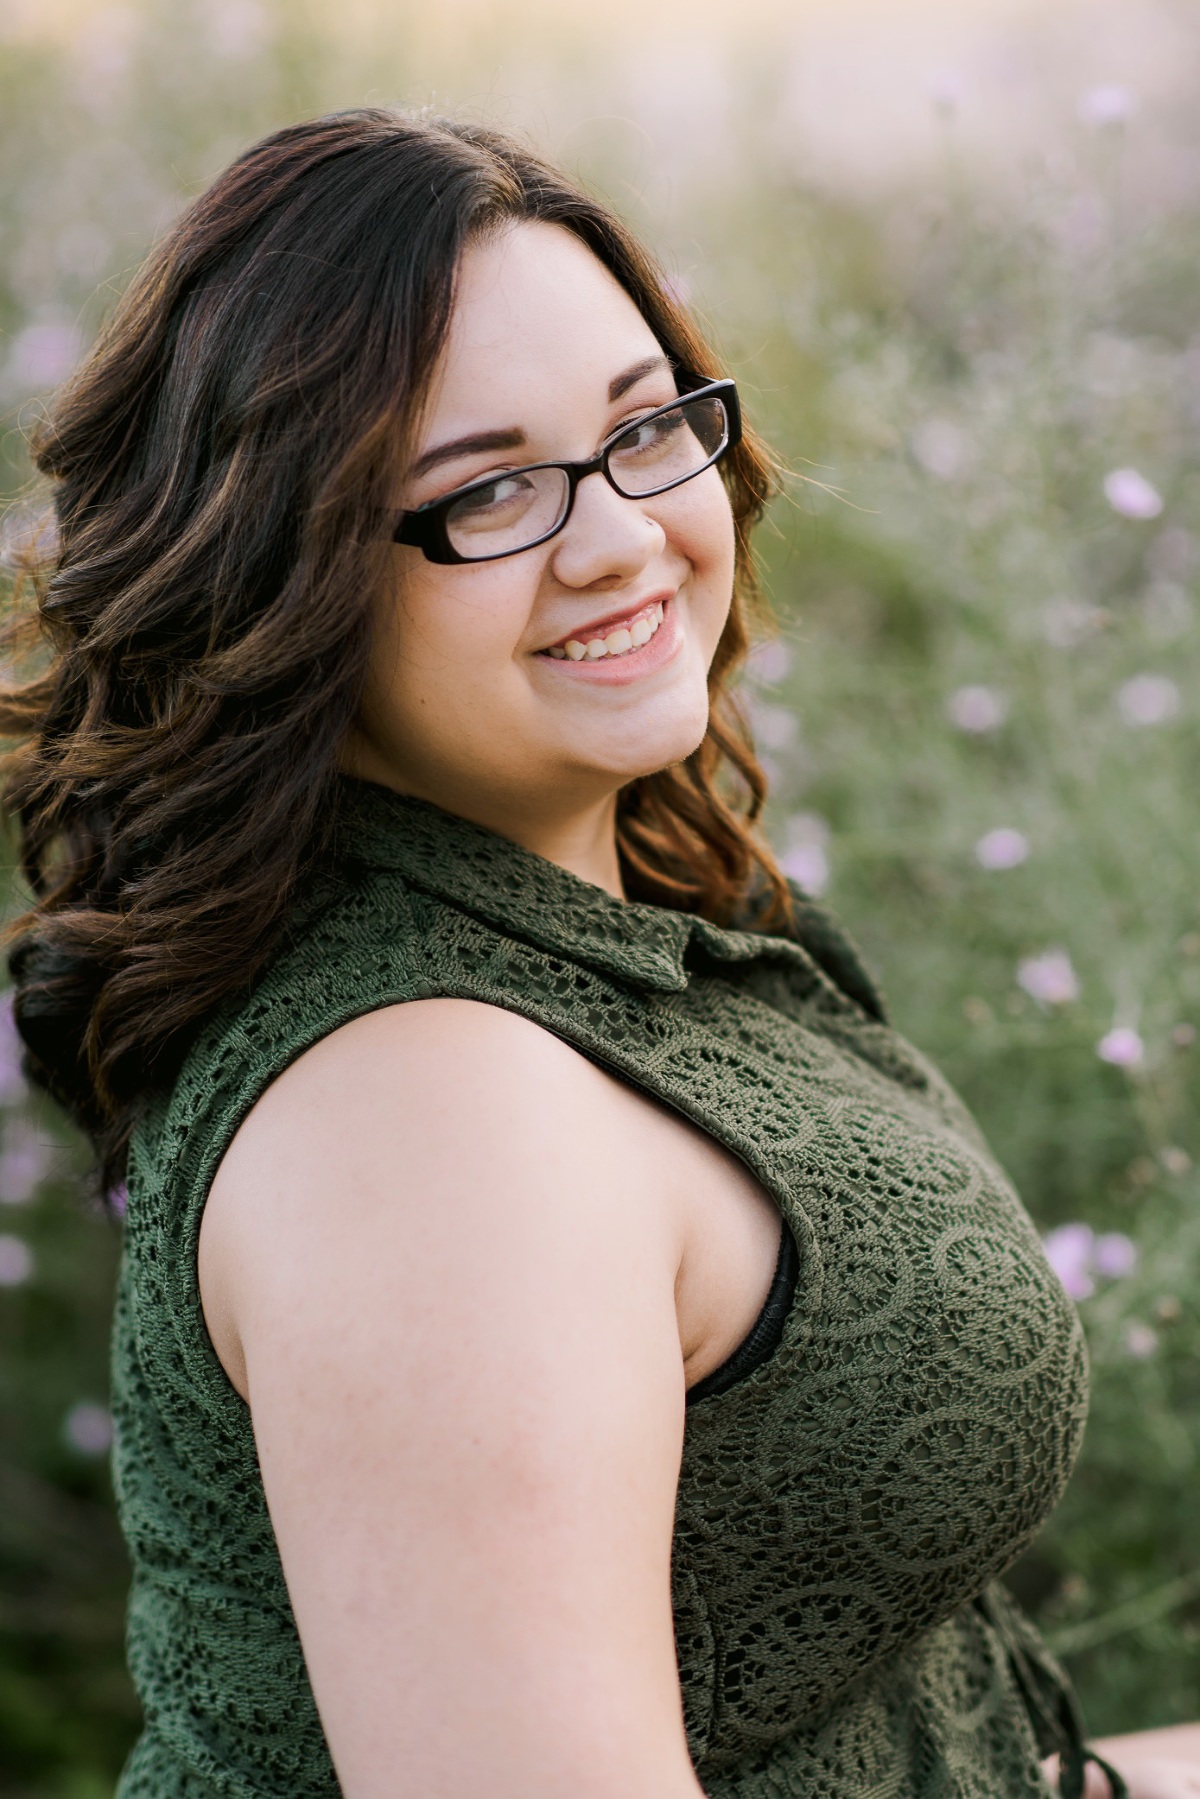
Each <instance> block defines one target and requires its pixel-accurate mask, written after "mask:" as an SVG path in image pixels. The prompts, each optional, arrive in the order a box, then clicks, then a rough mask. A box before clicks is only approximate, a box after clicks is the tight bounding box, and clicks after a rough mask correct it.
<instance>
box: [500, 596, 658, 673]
mask: <svg viewBox="0 0 1200 1799" xmlns="http://www.w3.org/2000/svg"><path fill="white" fill-rule="evenodd" d="M660 601H661V603H662V609H663V622H662V624H661V625H660V626H659V627H658V630H657V631H656V632H655V633H654V636H653V637H652V638H651V639H650V641H649V643H644V644H643V645H642V646H641V648H640V649H637V650H626V651H625V654H624V655H623V656H603V657H601V658H600V660H599V661H598V662H591V661H589V660H588V659H587V658H586V657H584V658H583V659H582V660H580V661H579V662H571V661H570V660H569V659H567V658H565V657H564V659H563V660H562V661H561V662H560V661H558V660H557V659H556V658H555V657H553V656H547V655H538V656H537V657H536V658H535V660H536V661H537V662H538V663H540V664H541V665H542V667H544V668H547V669H553V671H554V678H556V679H557V678H561V679H562V680H564V681H586V682H588V683H590V684H591V685H592V686H593V687H627V686H628V685H629V684H630V682H632V681H640V680H643V679H644V678H645V677H646V676H647V675H653V674H656V673H657V671H658V670H659V669H660V668H663V667H665V665H666V664H667V663H668V662H670V661H671V660H672V658H673V657H674V656H675V655H676V654H677V653H678V651H679V649H680V646H681V645H682V643H683V629H682V627H681V625H680V623H679V619H678V617H677V616H676V608H675V594H674V593H673V592H672V591H671V590H670V589H668V590H667V592H666V593H664V594H653V595H651V596H650V598H649V599H646V600H643V601H642V604H641V605H640V606H638V607H636V608H633V609H632V610H631V609H630V608H629V607H628V606H627V607H626V608H625V610H624V611H623V612H618V613H614V614H613V616H612V618H611V620H604V621H602V622H603V623H606V624H608V627H609V629H610V630H611V629H612V627H613V625H616V624H622V623H624V621H625V620H626V619H628V618H633V617H636V615H637V613H638V612H641V611H643V610H644V609H645V607H646V606H650V605H658V604H659V602H660ZM586 629H587V630H589V631H591V632H592V634H593V635H598V634H599V631H598V628H597V626H596V625H589V626H587V627H586ZM583 634H584V629H583V628H581V627H577V628H576V629H575V630H573V631H569V632H568V633H567V636H568V637H580V638H582V636H583ZM564 641H565V640H564Z"/></svg>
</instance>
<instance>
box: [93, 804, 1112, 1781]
mask: <svg viewBox="0 0 1200 1799" xmlns="http://www.w3.org/2000/svg"><path fill="white" fill-rule="evenodd" d="M339 820H340V822H339V828H338V834H337V839H336V848H335V852H334V853H333V854H332V855H331V856H330V858H329V860H328V864H327V866H326V867H325V868H324V870H323V872H322V873H321V874H320V875H319V877H318V878H317V879H316V881H315V882H314V883H313V885H312V888H311V890H310V891H309V893H308V894H307V895H306V897H305V900H304V903H303V906H302V907H301V908H299V909H298V910H297V913H296V915H295V916H294V918H293V921H292V925H291V928H290V930H289V933H288V937H287V940H286V941H285V943H284V944H283V946H282V947H281V949H280V951H279V953H278V955H277V957H276V959H275V961H274V963H273V964H272V966H271V968H270V969H269V970H268V972H267V973H266V975H265V976H264V978H263V979H262V980H261V981H260V983H259V985H258V987H257V989H256V990H255V992H254V993H253V995H252V996H251V997H250V999H249V1000H248V1001H247V1002H246V1003H244V1004H243V1005H242V1006H241V1007H240V1009H235V1010H231V1011H227V1012H226V1013H225V1014H224V1015H222V1016H221V1017H218V1018H215V1019H214V1020H213V1021H212V1022H211V1024H210V1026H209V1028H208V1029H207V1031H206V1032H205V1034H204V1036H203V1038H202V1039H201V1040H200V1041H199V1042H198V1043H197V1044H196V1046H195V1048H194V1050H193V1051H192V1053H191V1055H190V1058H189V1060H188V1062H187V1064H186V1066H185V1067H184V1069H183V1072H182V1074H181V1076H180V1078H179V1080H178V1082H177V1083H176V1086H175V1088H174V1090H173V1092H172V1093H171V1094H170V1095H169V1096H163V1097H162V1098H161V1099H160V1100H158V1101H157V1102H155V1104H154V1105H153V1106H152V1107H151V1108H150V1110H149V1111H148V1113H147V1116H146V1117H145V1119H144V1121H143V1122H142V1124H141V1126H140V1127H139V1129H138V1132H137V1134H136V1138H135V1143H134V1148H133V1155H132V1164H131V1173H130V1181H129V1210H128V1232H127V1240H126V1250H125V1259H124V1267H123V1277H122V1283H121V1292H120V1301H119V1307H118V1316H117V1322H116V1335H115V1348H114V1366H115V1407H116V1415H117V1421H118V1437H117V1448H116V1473H117V1481H118V1493H119V1501H120V1507H121V1515H122V1519H123V1523H124V1528H125V1531H126V1534H127V1537H128V1541H129V1547H130V1552H131V1555H132V1559H133V1567H134V1584H133V1593H132V1598H131V1609H130V1621H129V1643H130V1657H131V1665H132V1669H133V1673H134V1677H135V1679H136V1681H137V1684H138V1687H139V1689H140V1692H141V1694H142V1698H143V1701H144V1704H145V1709H146V1719H147V1727H146V1731H145V1733H144V1735H143V1737H142V1739H141V1741H140V1742H139V1744H138V1746H137V1748H136V1749H135V1750H134V1753H133V1756H132V1758H131V1760H130V1763H129V1765H128V1767H127V1769H126V1772H125V1775H124V1777H123V1781H122V1785H121V1787H120V1794H121V1799H191V1796H193V1795H195V1796H196V1799H200V1796H201V1795H203V1796H204V1799H211V1796H212V1795H216V1794H222V1795H233V1796H236V1799H264V1796H276V1795H277V1796H278V1799H317V1796H320V1799H328V1796H329V1795H333V1794H336V1793H337V1792H338V1785H337V1780H336V1776H335V1774H334V1771H333V1768H332V1765H331V1762H330V1759H329V1754H328V1750H327V1748H326V1745H325V1741H324V1738H323V1735H322V1732H321V1727H320V1723H319V1720H318V1717H317V1713H316V1708H315V1706H314V1703H313V1698H312V1694H311V1691H310V1688H309V1685H308V1680H307V1676H306V1673H305V1667H304V1661H303V1656H302V1653H301V1648H300V1643H299V1640H298V1637H297V1633H296V1628H295V1624H294V1621H293V1618H292V1614H291V1610H290V1607H289V1604H288V1597H287V1591H286V1588H285V1585H284V1580H283V1575H282V1571H281V1568H280V1563H279V1557H278V1553H277V1550H276V1546H275V1542H274V1538H273V1536H272V1532H271V1526H270V1521H269V1518H268V1515H267V1510H266V1504H265V1500H264V1496H263V1489H262V1483H261V1479H260V1476H259V1469H258V1462H257V1458H256V1455H255V1449H254V1439H253V1434H252V1431H251V1427H250V1420H249V1416H248V1414H247V1410H246V1407H245V1406H244V1405H243V1403H242V1401H241V1400H240V1399H239V1398H238V1396H237V1395H236V1393H235V1392H234V1391H233V1389H232V1387H231V1386H230V1385H229V1383H228V1381H227V1380H226V1378H225V1376H224V1374H223V1372H222V1371H221V1368H220V1366H219V1364H218V1362H217V1360H216V1357H215V1355H214V1352H213V1350H212V1347H211V1344H210V1342H209V1339H208V1337H207V1334H206V1332H205V1329H204V1323H203V1319H202V1316H201V1311H200V1301H199V1293H198V1288H197V1279H196V1243H197V1235H198V1231H199V1225H200V1218H201V1214H202V1211H203V1207H204V1201H205V1197H206V1195H207V1192H208V1189H209V1185H210V1183H211V1180H212V1177H213V1174H214V1171H215V1169H216V1166H217V1164H218V1162H219V1160H220V1158H221V1156H222V1154H223V1152H224V1151H225V1149H226V1147H227V1146H228V1144H229V1142H230V1140H231V1138H232V1136H233V1134H234V1132H235V1131H236V1129H237V1126H238V1124H239V1122H240V1121H241V1119H242V1118H243V1117H244V1116H245V1114H246V1112H247V1111H248V1110H249V1108H250V1107H251V1106H252V1105H253V1103H254V1101H255V1100H256V1099H257V1098H258V1096H259V1095H260V1094H261V1093H262V1091H263V1089H264V1088H265V1087H266V1086H267V1084H268V1083H269V1082H270V1081H271V1080H272V1079H273V1078H274V1077H275V1076H276V1075H278V1074H279V1073H280V1071H281V1070H282V1069H283V1068H285V1067H286V1066H287V1064H288V1063H289V1062H291V1061H292V1060H294V1059H295V1057H297V1056H298V1055H300V1054H301V1053H302V1052H303V1051H304V1050H305V1049H307V1048H308V1047H309V1046H310V1045H311V1044H313V1043H314V1042H316V1041H317V1040H318V1039H319V1038H320V1037H322V1036H324V1035H325V1034H327V1033H328V1032H330V1031H332V1030H335V1029H336V1028H337V1027H338V1026H339V1025H341V1024H343V1023H345V1022H346V1021H348V1020H349V1019H351V1018H353V1017H355V1016H357V1015H359V1014H361V1013H363V1012H367V1011H370V1010H372V1009H374V1008H376V1007H379V1006H385V1005H391V1004H394V1003H396V1002H398V1001H403V1000H407V999H415V998H423V997H429V996H431V995H450V996H457V997H467V998H474V999H479V1000H483V1001H486V1002H488V1003H489V1004H492V1005H497V1006H504V1007H507V1008H509V1009H510V1010H512V1011H514V1012H519V1013H521V1014H523V1015H524V1016H525V1017H527V1018H531V1019H533V1020H535V1021H537V1022H539V1023H541V1024H542V1025H544V1026H546V1027H547V1028H548V1029H550V1030H552V1031H554V1032H555V1033H557V1034H558V1035H559V1036H560V1037H562V1038H564V1039H566V1040H567V1041H568V1042H571V1043H573V1044H575V1045H576V1046H577V1047H578V1048H579V1049H580V1050H581V1051H582V1052H583V1053H584V1054H586V1055H588V1056H590V1057H593V1058H594V1059H596V1060H598V1061H600V1062H602V1063H604V1064H605V1065H606V1066H607V1067H609V1068H610V1069H612V1070H613V1071H614V1072H616V1073H617V1074H618V1075H621V1076H623V1077H624V1078H626V1079H628V1080H629V1081H630V1082H632V1083H634V1084H636V1085H637V1086H638V1087H640V1088H642V1089H644V1090H645V1091H646V1092H648V1093H651V1094H653V1095H655V1096H656V1097H657V1098H658V1099H660V1100H661V1101H663V1102H665V1103H666V1104H668V1105H670V1106H673V1107H675V1108H676V1109H677V1110H678V1111H679V1112H680V1113H682V1114H684V1115H686V1116H687V1117H688V1118H690V1119H692V1120H694V1121H695V1122H696V1123H697V1124H698V1125H700V1126H701V1127H702V1128H703V1129H705V1130H706V1131H708V1132H710V1133H711V1134H712V1136H714V1137H715V1138H717V1139H719V1140H720V1141H721V1142H722V1143H723V1144H725V1145H726V1146H727V1147H728V1148H729V1149H730V1150H732V1151H733V1152H734V1153H735V1154H736V1155H738V1156H740V1157H741V1158H742V1160H743V1161H744V1162H745V1163H746V1164H747V1165H748V1166H749V1167H750V1168H751V1169H752V1170H753V1171H754V1173H755V1174H756V1175H757V1176H758V1178H759V1180H760V1181H761V1182H762V1183H763V1185H764V1186H765V1187H766V1188H767V1189H768V1191H769V1192H770V1193H771V1194H772V1195H773V1196H774V1198H775V1199H776V1201H777V1202H778V1204H779V1207H780V1209H781V1211H782V1213H783V1215H784V1217H785V1219H786V1221H787V1223H788V1224H789V1225H790V1227H791V1229H792V1231H793V1233H794V1235H795V1239H796V1243H797V1245H798V1249H799V1255H800V1272H799V1278H798V1280H797V1284H796V1294H795V1299H794V1301H793V1304H792V1308H791V1311H790V1313H789V1316H788V1319H787V1323H786V1326H785V1329H784V1333H783V1338H782V1341H781V1342H780V1344H779V1346H778V1348H777V1349H776V1350H775V1352H774V1354H773V1355H772V1356H771V1357H770V1358H769V1359H768V1360H767V1361H766V1362H764V1363H763V1364H762V1365H761V1366H759V1367H758V1368H756V1369H755V1370H754V1372H753V1373H752V1374H751V1375H750V1376H749V1377H748V1378H747V1379H745V1380H744V1381H742V1382H740V1383H739V1384H737V1385H735V1386H734V1387H732V1388H730V1389H729V1390H728V1391H726V1392H723V1393H720V1394H717V1395H714V1396H712V1397H711V1398H708V1399H704V1400H702V1401H701V1402H700V1403H698V1404H695V1405H693V1406H692V1407H690V1408H689V1411H688V1416H687V1427H686V1435H685V1440H684V1450H683V1462H682V1469H681V1473H680V1482H679V1496H678V1510H677V1517H676V1528H675V1540H674V1556H673V1571H674V1572H673V1579H674V1606H675V1621H676V1633H677V1641H678V1652H679V1668H680V1676H681V1681H682V1687H683V1694H684V1704H685V1714H686V1721H687V1729H688V1740H689V1744H690V1747H691V1751H692V1755H693V1758H694V1761H695V1765H696V1768H697V1772H698V1776H699V1779H700V1781H701V1784H702V1785H703V1787H704V1789H705V1791H706V1793H708V1794H710V1795H712V1799H868V1795H869V1796H870V1799H951V1796H957V1799H968V1796H969V1799H1000V1796H1001V1795H1004V1796H1006V1799H1007V1796H1013V1795H1019V1794H1045V1792H1046V1790H1047V1789H1046V1786H1045V1783H1044V1781H1043V1778H1042V1775H1041V1773H1040V1770H1039V1766H1038V1760H1039V1755H1041V1754H1045V1753H1047V1752H1048V1751H1049V1750H1050V1749H1052V1748H1056V1747H1059V1746H1060V1742H1061V1741H1062V1740H1063V1738H1062V1734H1061V1729H1060V1726H1059V1723H1058V1722H1057V1721H1058V1720H1060V1719H1061V1718H1063V1717H1066V1716H1067V1715H1068V1713H1069V1712H1070V1709H1071V1700H1070V1696H1069V1692H1068V1690H1067V1689H1066V1687H1065V1684H1064V1680H1063V1677H1062V1675H1061V1673H1060V1671H1059V1670H1058V1669H1057V1668H1056V1667H1055V1665H1054V1663H1053V1662H1052V1661H1051V1660H1050V1658H1049V1657H1048V1656H1047V1655H1046V1653H1045V1652H1044V1650H1042V1649H1041V1647H1040V1644H1039V1642H1038V1639H1037V1637H1036V1634H1035V1633H1034V1632H1033V1630H1032V1627H1031V1626H1029V1625H1028V1624H1027V1623H1026V1622H1025V1621H1024V1620H1023V1619H1021V1618H1020V1617H1019V1615H1018V1614H1016V1612H1015V1610H1014V1608H1013V1607H1012V1605H1011V1602H1010V1601H1008V1600H1007V1598H1006V1596H1005V1595H1004V1594H1003V1592H1002V1591H1001V1590H1000V1589H999V1588H997V1587H995V1586H994V1585H993V1584H992V1583H993V1582H994V1580H995V1577H996V1576H998V1575H999V1574H1000V1573H1001V1572H1002V1570H1003V1569H1005V1568H1006V1567H1007V1566H1008V1565H1009V1564H1010V1563H1011V1562H1012V1561H1013V1560H1014V1559H1015V1558H1016V1557H1017V1556H1018V1555H1019V1554H1020V1553H1021V1551H1022V1550H1023V1549H1024V1548H1025V1547H1026V1546H1027V1544H1028V1543H1029V1541H1030V1539H1031V1538H1032V1536H1033V1535H1034V1533H1035V1532H1036V1531H1037V1529H1038V1527H1039V1525H1040V1524H1041V1523H1042V1522H1043V1521H1044V1519H1045V1518H1046V1516H1047V1515H1048V1513H1049V1512H1050V1510H1051V1509H1052V1507H1053V1506H1054V1504H1055V1502H1056V1501H1057V1499H1058V1497H1059V1495H1060V1493H1061V1492H1062V1489H1063V1486H1064V1484H1065V1482H1066V1479H1067V1476H1068V1473H1069V1471H1070V1468H1071V1464H1072V1462H1073V1460H1074V1457H1075V1453H1076V1450H1077V1447H1078V1443H1079V1439H1080V1435H1081V1432H1082V1428H1083V1418H1084V1410H1085V1405H1086V1367H1085V1358H1084V1350H1083V1343H1082V1338H1081V1334H1080V1330H1079V1326H1078V1322H1077V1320H1076V1318H1075V1315H1074V1312H1073V1309H1072V1307H1071V1305H1070V1303H1069V1301H1068V1300H1067V1298H1066V1296H1065V1294H1064V1293H1063V1290H1062V1288H1061V1286H1060V1285H1059V1283H1058V1281H1057V1280H1056V1279H1055V1277H1054V1275H1053V1274H1052V1272H1051V1270H1050V1268H1049V1267H1048V1265H1047V1263H1046V1261H1045V1259H1044V1257H1043V1255H1042V1253H1041V1249H1040V1246H1039V1243H1038V1240H1037V1236H1036V1234H1035V1232H1034V1230H1033V1227H1032V1225H1031V1223H1030V1221H1029V1219H1028V1217H1027V1216H1026V1214H1025V1212H1024V1211H1023V1210H1022V1208H1021V1205H1020V1203H1019V1201H1018V1200H1017V1198H1016V1196H1015V1194H1014V1193H1013V1191H1012V1189H1011V1187H1010V1186H1009V1184H1008V1182H1007V1180H1006V1179H1005V1177H1004V1175H1003V1174H1002V1173H1001V1171H1000V1169H999V1168H998V1167H997V1166H996V1163H995V1162H994V1161H993V1160H992V1158H991V1156H990V1155H989V1153H988V1150H987V1148H986V1146H985V1145H984V1143H983V1141H982V1139H981V1137H980V1135H979V1132H978V1130H977V1128H976V1127H975V1125H974V1124H973V1123H972V1121H971V1119H970V1118H969V1116H968V1115H967V1113H966V1111H965V1110H964V1108H963V1106H962V1105H961V1103H960V1102H959V1101H958V1100H957V1099H956V1098H955V1096H954V1094H953V1093H952V1092H951V1091H950V1090H949V1089H948V1087H947V1085H946V1083H945V1082H944V1081H943V1080H942V1078H941V1077H940V1076H939V1075H938V1074H937V1073H936V1071H935V1070H934V1069H933V1068H932V1067H931V1066H930V1065H929V1063H928V1062H926V1061H925V1060H924V1058H923V1057H921V1056H920V1055H919V1054H917V1053H916V1052H915V1051H914V1050H913V1049H911V1048H910V1047H909V1045H908V1044H906V1043H905V1042H904V1041H903V1040H902V1039H901V1038H900V1037H899V1036H898V1035H897V1034H896V1033H895V1032H894V1031H893V1030H892V1029H890V1028H889V1026H888V1024H887V1022H886V1020H885V1017H884V1014H883V1008H882V1005H881V1003H880V1001H879V998H878V995H877V993H876V991H875V989H874V987H873V986H872V984H871V982H870V980H869V978H868V977H867V976H866V974H865V973H864V972H863V969H862V967H861V964H860V963H859V962H858V959H857V957H856V955H855V953H854V951H853V950H852V948H851V947H850V945H849V944H848V943H847V941H846V940H845V939H844V938H843V937H842V935H841V934H840V932H839V931H838V930H837V928H836V927H835V926H834V925H833V923H832V921H831V920H830V919H829V918H828V916H827V915H826V914H824V913H823V912H821V911H819V910H818V909H817V908H815V907H814V906H812V905H811V904H809V903H807V902H805V901H803V900H802V899H799V898H798V901H797V908H796V920H795V925H794V929H793V931H792V934H791V935H790V936H789V937H788V938H787V939H784V938H781V937H774V936H768V935H763V934H761V933H756V932H754V931H750V930H748V931H736V930H720V929H717V928H716V927H715V926H713V925H710V924H708V923H706V922H704V921H703V920H700V919H696V918H693V917H689V916H685V915H684V914H682V913H678V912H672V911H668V910H666V909H665V908H660V907H654V906H645V905H637V904H622V903H621V902H620V901H617V900H613V899H612V898H610V897H609V896H608V895H607V894H605V893H603V892H602V891H601V890H600V889H598V888H595V887H592V886H590V885H588V884H587V883H585V882H582V881H579V880H577V879H576V878H575V877H573V876H572V875H570V874H568V873H566V872H565V871H564V870H562V869H560V868H558V867H556V866H555V865H553V864H550V863H547V862H544V861H542V860H541V859H540V858H539V857H536V856H533V855H530V854H528V853H527V852H525V851H523V850H520V849H518V848H517V847H515V846H514V845H513V844H511V843H508V842H506V841H504V840H502V839H500V838H497V837H495V836H493V835H491V834H490V833H489V832H486V831H483V830H481V829H479V828H477V827H475V826H473V825H470V824H467V823H465V822H464V821H462V820H460V819H455V818H452V817H450V816H448V815H447V814H445V813H442V812H439V811H438V810H437V809H436V808H434V807H431V806H427V805H424V804H422V803H420V802H418V801H413V800H404V799H400V798H398V797H397V796H396V795H393V794H389V793H386V792H385V791H384V790H383V789H381V788H377V787H372V786H369V785H366V784H364V783H358V782H350V781H347V782H345V783H343V794H342V799H341V803H340V812H339ZM1035 1689H1036V1690H1035ZM397 1790H398V1792H400V1791H403V1790H404V1788H403V1780H402V1778H401V1779H400V1780H399V1781H398V1786H397Z"/></svg>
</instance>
